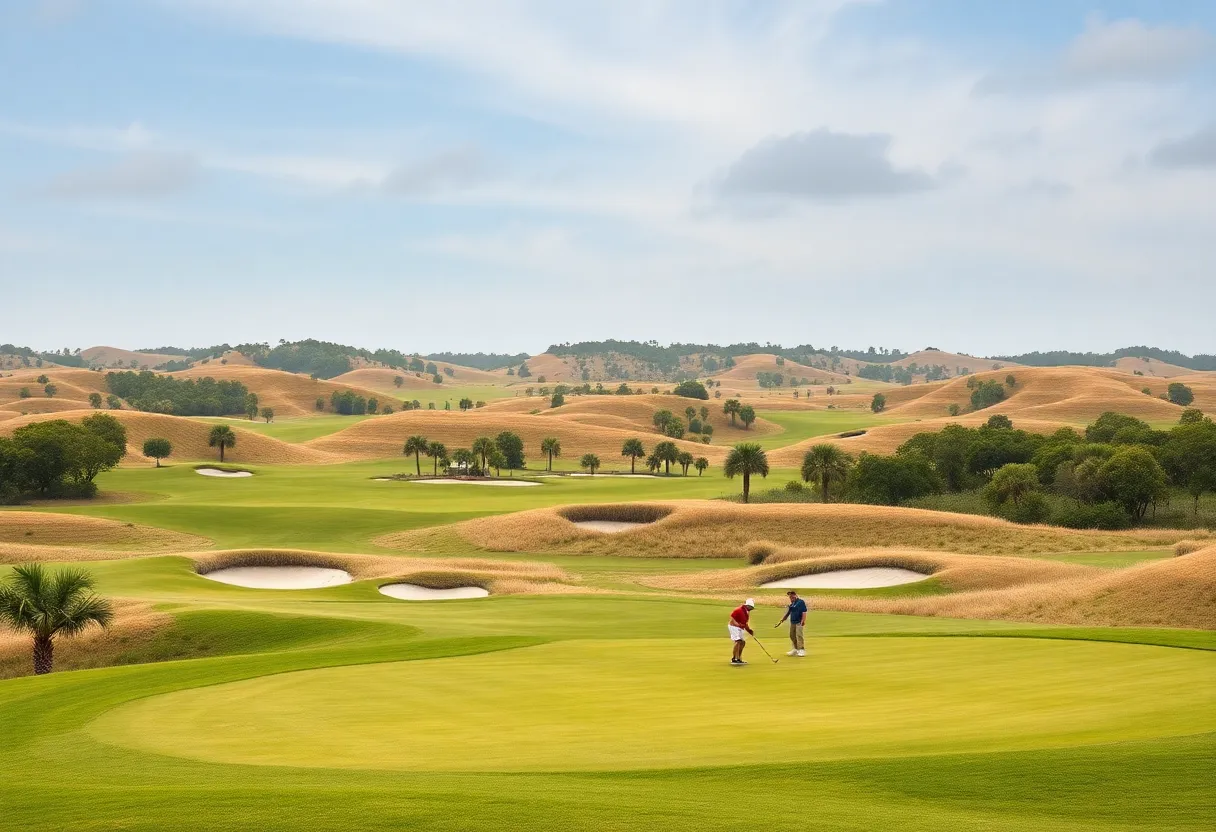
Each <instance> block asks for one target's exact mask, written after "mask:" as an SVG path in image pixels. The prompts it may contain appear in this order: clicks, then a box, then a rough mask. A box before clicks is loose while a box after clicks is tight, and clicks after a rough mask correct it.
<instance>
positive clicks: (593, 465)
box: [578, 454, 600, 476]
mask: <svg viewBox="0 0 1216 832" xmlns="http://www.w3.org/2000/svg"><path fill="white" fill-rule="evenodd" d="M578 464H579V465H581V466H583V467H584V468H586V469H587V470H589V471H590V472H591V476H595V472H596V471H597V470H598V469H599V467H600V458H599V457H598V456H596V455H595V454H583V458H582V459H580V460H579V461H578Z"/></svg>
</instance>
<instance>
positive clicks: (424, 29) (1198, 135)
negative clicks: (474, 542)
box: [0, 0, 1216, 354]
mask: <svg viewBox="0 0 1216 832" xmlns="http://www.w3.org/2000/svg"><path fill="white" fill-rule="evenodd" d="M440 6H442V8H440ZM1214 82H1216V4H1213V3H1211V2H1198V0H1195V1H1194V2H1175V3H1169V2H1121V3H1080V2H1072V0H1052V1H1051V2H1048V1H1047V0H1044V1H1043V2H1023V3H1016V4H1014V3H974V2H966V1H965V0H887V1H886V2H850V0H802V2H777V1H776V0H774V2H750V3H745V2H662V0H646V1H645V2H643V1H642V0H638V2H629V1H628V0H624V1H618V2H603V3H601V2H591V1H590V0H588V2H580V3H576V4H571V3H565V2H556V0H549V1H548V2H528V1H527V0H485V2H459V1H458V0H453V2H449V3H445V4H434V3H410V2H401V1H400V0H398V2H393V1H392V0H258V2H257V3H250V2H247V0H144V1H143V2H141V1H140V0H104V1H103V0H8V2H6V3H2V4H0V290H2V291H0V298H2V299H3V303H4V307H5V314H4V317H3V326H2V327H0V342H4V341H11V342H15V343H19V344H28V345H31V346H35V347H39V348H57V347H60V346H69V345H70V346H88V345H91V344H95V343H109V344H115V345H119V346H126V347H147V346H159V345H164V344H178V345H193V344H210V343H215V342H218V341H228V342H231V343H237V342H240V341H245V340H270V341H275V340H277V339H279V338H287V339H295V338H303V337H316V338H324V339H328V340H338V341H343V342H346V343H356V344H362V345H369V346H390V347H396V348H400V349H403V350H407V351H414V350H418V351H424V352H428V351H437V350H444V349H452V350H479V349H481V350H495V351H511V352H514V351H538V350H541V349H543V348H544V347H545V346H547V345H548V344H550V343H553V342H557V341H567V340H586V339H599V338H608V337H615V338H638V339H650V338H655V339H657V340H660V341H663V342H667V341H675V340H679V341H714V342H719V343H724V342H732V341H742V340H759V341H764V340H771V341H775V342H782V343H791V344H792V343H808V342H809V343H814V344H839V345H842V346H846V345H847V346H863V347H864V346H867V345H870V344H875V345H886V346H892V347H901V348H903V349H917V348H920V347H922V346H925V345H928V344H932V345H934V346H938V347H941V348H944V349H953V350H958V351H965V352H971V353H976V354H997V353H1006V352H1020V351H1026V350H1032V349H1053V348H1071V349H1095V350H1101V349H1110V348H1114V347H1118V346H1125V345H1129V344H1139V343H1148V344H1153V345H1159V346H1163V347H1169V348H1176V349H1181V350H1183V351H1187V352H1212V351H1213V350H1214V349H1216V339H1214V338H1213V336H1212V329H1211V324H1210V310H1211V308H1212V306H1213V303H1214V302H1216V279H1214V276H1213V264H1216V233H1214V232H1216V199H1213V198H1212V194H1213V193H1214V192H1216V83H1214Z"/></svg>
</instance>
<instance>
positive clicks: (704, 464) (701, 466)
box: [692, 456, 709, 477]
mask: <svg viewBox="0 0 1216 832" xmlns="http://www.w3.org/2000/svg"><path fill="white" fill-rule="evenodd" d="M692 464H693V467H694V468H696V469H697V476H698V477H699V476H701V475H702V474H704V473H705V469H706V468H708V467H709V460H708V459H706V458H705V457H703V456H699V457H697V458H696V459H695V460H694V461H693V463H692Z"/></svg>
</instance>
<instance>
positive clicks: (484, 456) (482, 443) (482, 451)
mask: <svg viewBox="0 0 1216 832" xmlns="http://www.w3.org/2000/svg"><path fill="white" fill-rule="evenodd" d="M496 447H498V446H497V445H495V444H494V440H493V439H491V438H490V437H488V436H479V437H477V438H476V439H474V440H473V453H475V454H477V455H478V456H480V457H481V470H482V471H484V470H486V465H487V464H488V462H489V459H490V452H491V451H493V450H494V449H495V448H496Z"/></svg>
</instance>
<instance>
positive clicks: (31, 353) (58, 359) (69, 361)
mask: <svg viewBox="0 0 1216 832" xmlns="http://www.w3.org/2000/svg"><path fill="white" fill-rule="evenodd" d="M0 355H14V356H17V357H18V358H21V359H23V360H24V362H25V366H27V367H29V366H31V365H32V366H35V367H41V366H42V362H44V361H50V362H53V363H55V364H60V365H62V366H64V367H84V366H85V365H86V362H85V360H84V359H83V358H81V357H80V350H69V349H68V348H67V347H64V348H63V350H62V351H61V352H39V351H37V350H32V349H30V348H29V347H18V346H16V345H15V344H0Z"/></svg>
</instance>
